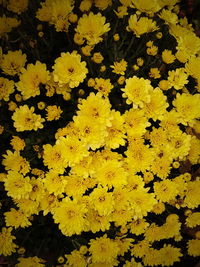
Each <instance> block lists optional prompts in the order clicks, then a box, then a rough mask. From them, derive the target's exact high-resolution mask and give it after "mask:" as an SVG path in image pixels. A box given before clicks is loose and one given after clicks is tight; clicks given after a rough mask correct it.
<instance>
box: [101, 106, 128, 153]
mask: <svg viewBox="0 0 200 267" xmlns="http://www.w3.org/2000/svg"><path fill="white" fill-rule="evenodd" d="M111 116H112V118H113V119H112V126H110V127H107V129H106V130H107V135H106V137H105V147H107V148H112V149H115V148H118V147H119V146H120V145H121V146H124V145H125V142H126V141H125V139H126V135H125V128H124V117H123V116H121V114H120V112H119V111H114V110H112V111H111Z"/></svg>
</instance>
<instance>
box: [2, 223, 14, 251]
mask: <svg viewBox="0 0 200 267" xmlns="http://www.w3.org/2000/svg"><path fill="white" fill-rule="evenodd" d="M11 231H12V228H11V227H9V228H5V227H3V228H2V231H1V232H0V254H1V255H4V256H9V255H11V254H12V253H13V252H15V251H16V248H17V245H16V244H15V243H14V242H13V240H15V239H16V238H15V237H14V236H13V235H12V234H11Z"/></svg>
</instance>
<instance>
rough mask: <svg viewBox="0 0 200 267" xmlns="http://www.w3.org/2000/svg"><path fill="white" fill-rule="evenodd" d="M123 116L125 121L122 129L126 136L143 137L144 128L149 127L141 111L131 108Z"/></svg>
mask: <svg viewBox="0 0 200 267" xmlns="http://www.w3.org/2000/svg"><path fill="white" fill-rule="evenodd" d="M123 116H124V119H125V124H124V127H125V129H126V132H127V134H128V136H132V135H136V134H138V136H140V135H143V134H144V133H145V132H146V128H147V127H149V126H150V123H149V122H148V118H147V117H146V116H145V113H144V111H143V110H138V109H137V110H136V109H134V108H131V109H129V110H128V111H126V112H125V113H124V115H123Z"/></svg>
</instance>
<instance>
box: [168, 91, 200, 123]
mask: <svg viewBox="0 0 200 267" xmlns="http://www.w3.org/2000/svg"><path fill="white" fill-rule="evenodd" d="M173 105H174V107H175V108H176V110H177V112H178V115H179V118H180V120H181V123H183V124H184V125H187V124H190V123H193V122H194V119H197V118H199V117H200V109H199V106H200V95H199V94H194V95H190V94H185V93H183V94H181V95H180V94H177V95H176V99H175V100H174V101H173Z"/></svg>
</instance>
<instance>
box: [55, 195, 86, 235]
mask: <svg viewBox="0 0 200 267" xmlns="http://www.w3.org/2000/svg"><path fill="white" fill-rule="evenodd" d="M52 213H53V219H54V221H55V223H58V227H59V229H60V230H61V232H62V233H63V234H64V235H66V236H72V235H74V234H77V235H79V234H81V232H82V231H84V230H85V227H86V224H87V221H86V219H85V217H86V213H87V208H86V205H85V204H84V203H78V202H77V201H75V200H70V199H69V198H65V199H63V200H62V202H60V203H59V206H58V207H55V208H54V209H53V211H52Z"/></svg>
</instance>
